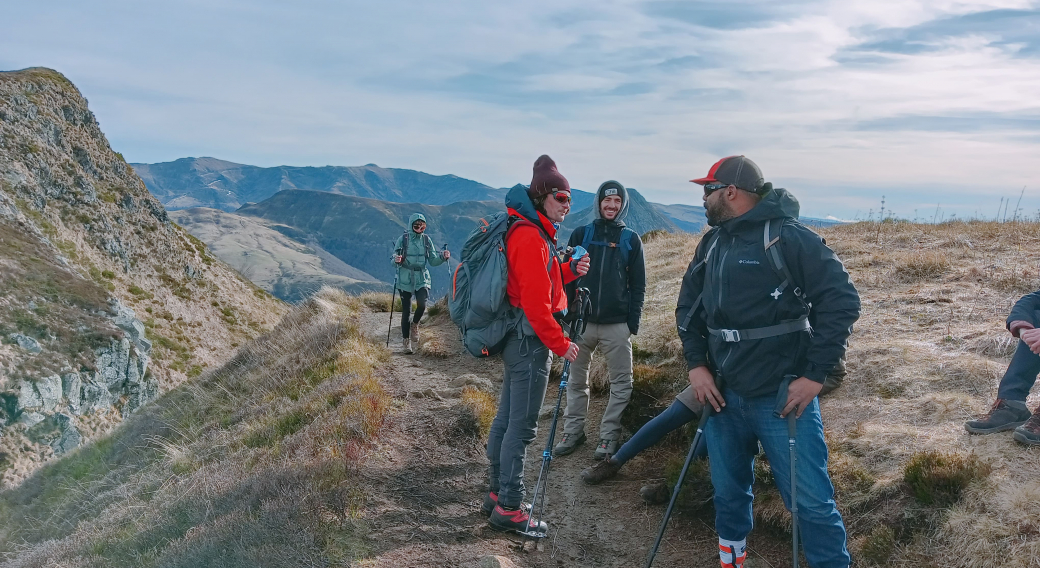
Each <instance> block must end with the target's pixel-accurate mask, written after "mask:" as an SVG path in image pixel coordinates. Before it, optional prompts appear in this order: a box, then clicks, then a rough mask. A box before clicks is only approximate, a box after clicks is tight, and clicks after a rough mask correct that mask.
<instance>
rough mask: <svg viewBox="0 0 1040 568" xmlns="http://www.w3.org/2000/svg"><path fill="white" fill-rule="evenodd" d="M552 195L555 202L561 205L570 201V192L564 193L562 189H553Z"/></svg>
mask: <svg viewBox="0 0 1040 568" xmlns="http://www.w3.org/2000/svg"><path fill="white" fill-rule="evenodd" d="M552 196H553V199H555V200H556V202H557V203H559V204H561V205H567V204H568V203H570V202H571V194H569V193H564V192H562V191H554V192H553V194H552Z"/></svg>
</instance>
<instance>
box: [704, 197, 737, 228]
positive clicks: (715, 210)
mask: <svg viewBox="0 0 1040 568" xmlns="http://www.w3.org/2000/svg"><path fill="white" fill-rule="evenodd" d="M704 216H705V217H707V218H708V224H709V225H711V226H712V227H717V226H719V225H720V224H722V223H724V222H726V221H729V220H730V219H732V218H733V217H735V215H734V214H733V210H732V209H730V207H729V204H728V203H726V202H725V201H723V200H722V199H718V200H716V201H715V203H714V204H712V203H706V204H705V205H704Z"/></svg>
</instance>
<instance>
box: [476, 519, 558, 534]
mask: <svg viewBox="0 0 1040 568" xmlns="http://www.w3.org/2000/svg"><path fill="white" fill-rule="evenodd" d="M488 527H489V528H491V530H493V531H495V532H501V533H512V534H515V535H519V536H526V537H528V538H545V537H546V536H547V535H548V534H549V532H548V531H546V532H544V533H543V532H538V531H537V530H534V529H532V530H531V531H523V530H521V529H518V528H515V527H504V526H502V525H496V524H495V523H492V522H491V521H488Z"/></svg>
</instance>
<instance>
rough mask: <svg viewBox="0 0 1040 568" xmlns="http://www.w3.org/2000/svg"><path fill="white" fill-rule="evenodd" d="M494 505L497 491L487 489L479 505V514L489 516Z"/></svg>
mask: <svg viewBox="0 0 1040 568" xmlns="http://www.w3.org/2000/svg"><path fill="white" fill-rule="evenodd" d="M495 505H498V493H495V492H494V491H488V492H487V494H486V495H484V502H483V503H481V505H480V514H481V515H484V516H485V517H490V516H491V512H492V511H494V510H495Z"/></svg>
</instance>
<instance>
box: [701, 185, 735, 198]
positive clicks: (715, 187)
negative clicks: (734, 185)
mask: <svg viewBox="0 0 1040 568" xmlns="http://www.w3.org/2000/svg"><path fill="white" fill-rule="evenodd" d="M730 185H731V184H728V183H706V184H704V197H707V196H709V195H711V194H713V193H715V192H716V191H718V190H720V189H726V188H727V187H729V186H730Z"/></svg>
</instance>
